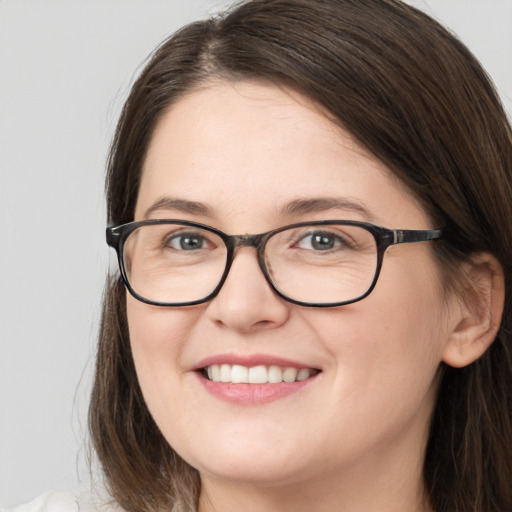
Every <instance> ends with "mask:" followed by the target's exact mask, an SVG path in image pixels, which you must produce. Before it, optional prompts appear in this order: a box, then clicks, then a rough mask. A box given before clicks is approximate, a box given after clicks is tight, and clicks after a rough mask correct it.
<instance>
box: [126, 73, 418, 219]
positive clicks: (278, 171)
mask: <svg viewBox="0 0 512 512" xmlns="http://www.w3.org/2000/svg"><path fill="white" fill-rule="evenodd" d="M383 194H384V195H387V196H388V197H389V200H390V201H392V202H393V203H394V206H395V207H396V208H397V209H401V208H402V209H403V208H406V209H407V208H408V207H410V206H411V205H412V206H414V207H416V208H417V209H419V210H420V213H422V212H421V208H419V206H418V205H417V204H416V202H415V201H414V199H413V198H412V196H411V195H410V194H409V193H408V192H407V190H406V189H405V187H404V186H402V185H401V184H400V182H399V181H398V179H397V178H395V177H394V176H393V175H392V174H391V172H390V171H389V170H388V169H387V168H386V167H385V166H384V165H383V164H382V163H381V162H380V161H379V160H377V159H376V158H375V157H373V155H371V154H370V153H369V152H368V151H367V150H366V149H365V148H364V147H362V146H361V145H359V144H358V143H357V142H356V141H355V140H354V138H353V137H352V136H351V135H350V134H349V133H347V132H346V131H344V130H343V129H342V128H341V127H339V126H337V125H335V124H334V123H333V122H331V121H330V120H329V119H328V118H327V117H326V116H325V115H323V114H322V113H321V112H320V110H319V109H318V108H316V107H315V106H314V105H313V104H312V102H311V101H309V100H308V99H307V98H304V97H303V96H301V95H299V94H297V93H295V92H293V91H290V90H287V89H282V88H278V87H275V86H270V85H265V84H261V83H254V82H237V83H217V84H213V85H211V86H208V87H205V88H203V89H199V90H196V91H194V92H191V93H189V94H187V95H186V96H184V97H182V98H181V99H180V100H178V101H177V102H175V103H174V104H173V105H172V106H171V107H170V108H169V109H168V110H167V112H166V113H165V114H164V116H163V117H162V119H161V120H160V122H159V123H158V125H157V127H156V129H155V131H154V134H153V137H152V140H151V142H150V145H149V148H148V152H147V157H146V160H145V163H144V168H143V173H142V180H141V186H140V190H139V197H138V201H137V208H136V218H142V217H143V216H144V214H145V212H146V211H147V209H148V208H150V207H151V205H152V204H154V203H155V202H157V201H158V200H160V199H162V198H165V197H173V198H177V199H179V200H181V199H184V200H186V201H193V202H196V203H201V204H205V205H207V206H208V208H209V212H208V214H209V215H210V214H211V216H212V217H219V218H222V217H229V216H237V217H238V218H243V217H250V216H251V215H252V216H253V217H254V216H255V215H257V217H258V219H259V220H261V223H262V224H263V223H266V226H265V229H267V228H268V224H269V223H271V222H273V221H274V220H275V221H276V222H278V221H277V219H276V216H277V215H278V212H279V211H281V212H282V211H283V210H284V209H285V205H286V204H287V203H289V202H292V201H297V200H303V199H311V198H327V199H329V198H331V199H332V198H338V197H341V198H342V199H343V200H345V202H346V200H349V202H350V201H352V202H353V203H355V202H359V203H361V204H363V205H368V210H371V211H372V212H375V220H376V221H377V222H378V221H381V222H386V221H389V222H394V221H393V218H392V216H391V218H389V217H390V216H388V218H386V217H385V216H384V217H383V216H382V215H381V214H382V213H385V211H386V210H388V209H389V208H388V206H387V205H386V202H384V201H383V197H382V196H383ZM391 196H392V197H391ZM169 213H172V212H169ZM198 215H200V213H199V212H198ZM160 216H162V215H160ZM202 220H208V219H202ZM214 220H218V219H214ZM365 220H368V219H365ZM389 222H388V224H389ZM401 227H404V226H401ZM247 229H249V228H247Z"/></svg>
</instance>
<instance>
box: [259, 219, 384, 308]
mask: <svg viewBox="0 0 512 512" xmlns="http://www.w3.org/2000/svg"><path fill="white" fill-rule="evenodd" d="M265 262H266V266H267V269H268V273H269V275H270V279H271V280H272V282H273V284H274V286H275V287H276V288H277V289H278V290H279V291H280V292H281V293H282V294H283V295H286V296H287V297H289V298H291V299H293V300H296V301H300V302H308V303H315V304H330V303H338V302H346V301H347V302H348V301H351V300H354V299H357V298H359V297H361V296H362V295H364V293H365V292H366V291H367V290H368V289H369V288H370V286H371V284H372V282H373V279H374V276H375V272H376V269H377V245H376V242H375V238H374V237H373V235H372V234H371V233H370V232H369V231H367V230H366V229H364V228H362V227H360V226H346V225H342V224H335V225H308V226H301V227H295V228H290V229H287V230H284V231H281V232H279V233H277V234H276V235H274V236H273V237H272V238H270V239H269V240H268V242H267V246H266V251H265Z"/></svg>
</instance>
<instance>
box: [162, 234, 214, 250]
mask: <svg viewBox="0 0 512 512" xmlns="http://www.w3.org/2000/svg"><path fill="white" fill-rule="evenodd" d="M164 245H165V246H166V247H170V248H171V249H175V250H177V251H198V250H200V249H208V248H209V245H210V244H209V243H208V240H207V239H206V238H205V237H204V236H203V235H201V234H199V233H194V232H189V233H183V232H181V233H176V234H173V235H171V236H169V237H167V238H166V239H165V240H164Z"/></svg>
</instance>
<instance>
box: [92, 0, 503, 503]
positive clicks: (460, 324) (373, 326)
mask: <svg viewBox="0 0 512 512" xmlns="http://www.w3.org/2000/svg"><path fill="white" fill-rule="evenodd" d="M511 178H512V135H511V130H510V126H509V124H508V122H507V119H506V116H505V114H504V112H503V109H502V107H501V105H500V103H499V100H498V99H497V96H496V93H495V92H494V90H493V88H492V86H491V85H490V83H489V81H488V79H487V77H486V75H485V73H484V72H483V71H482V69H481V67H480V66H479V64H478V63H477V62H476V60H475V59H474V57H473V56H472V55H471V54H470V53H469V52H468V50H467V49H466V48H465V47H464V46H463V45H462V44H461V43H460V42H459V41H457V40H456V39H454V37H453V36H451V35H450V34H449V33H448V32H447V31H446V30H445V29H443V28H442V27H440V26H439V25H438V24H437V23H436V22H434V21H433V20H431V19H430V18H428V17H427V16H426V15H424V14H422V13H420V12H418V11H416V10H415V9H413V8H411V7H409V6H407V5H406V4H403V3H401V2H397V1H395V0H319V1H317V2H310V1H306V0H256V1H253V2H247V3H243V4H241V5H239V6H238V7H236V8H234V9H233V10H232V11H231V12H230V13H228V14H226V15H225V16H221V17H218V18H214V19H211V20H208V21H205V22H199V23H195V24H192V25H190V26H187V27H185V28H184V29H182V30H181V31H180V32H178V33H177V34H176V35H175V36H173V37H172V38H170V39H169V40H168V41H166V42H164V43H163V45H162V46H161V47H160V48H159V49H158V50H157V51H156V52H155V54H154V55H153V56H152V57H151V59H150V61H149V63H148V64H147V66H146V68H145V70H144V71H143V73H142V74H141V76H140V78H139V79H138V80H137V82H136V83H135V85H134V87H133V89H132V92H131V94H130V97H129V98H128V101H127V102H126V105H125V108H124V110H123V114H122V116H121V120H120V122H119V125H118V130H117V133H116V136H115V140H114V143H113V147H112V152H111V155H110V160H109V170H108V179H107V200H108V213H109V219H110V223H111V225H112V226H113V227H112V228H109V229H108V230H107V237H108V241H109V243H110V244H111V245H112V246H113V247H115V248H116V249H117V250H118V253H119V262H120V268H121V273H122V279H121V277H119V276H114V277H113V278H112V279H111V280H110V282H109V283H108V286H107V290H106V295H105V304H104V312H103V321H102V328H101V333H100V343H99V352H98V359H97V369H96V381H95V386H94V392H93V398H92V403H91V408H90V426H91V431H92V436H93V441H94V445H95V449H96V451H97V454H98V456H99V459H100V461H101V464H102V468H103V471H104V474H105V478H106V481H107V484H108V486H109V489H110V492H111V494H112V496H113V498H114V499H115V501H117V503H119V504H120V505H121V506H122V507H123V508H124V509H126V510H128V511H136V510H137V511H140V510H176V511H178V510H179V511H185V510H187V511H192V510H200V511H201V512H207V511H213V510H217V511H223V512H229V511H231V510H244V511H260V510H265V511H278V510H279V511H287V510H294V511H297V510H299V511H301V510H308V511H309V510H315V511H341V510H343V511H360V510H364V511H365V512H368V511H373V510H378V511H381V512H382V511H387V510H411V511H412V510H414V511H436V512H438V511H446V512H448V511H449V512H453V511H464V512H467V511H482V512H483V511H486V512H490V511H505V510H512V485H511V483H510V482H511V481H512V480H511V467H512V464H511V462H512V453H511V450H512V439H511V433H512V428H511V408H510V398H511V397H510V393H511V389H512V388H511V384H512V382H511V380H512V365H511V356H510V343H511V341H510V335H509V332H510V328H511V326H510V322H511V312H512V311H511V305H510V293H509V290H510V278H511V267H510V265H511V263H510V262H511V261H512V247H511V240H512V232H511V227H510V223H509V222H507V219H510V218H512V210H511V206H510V203H511V201H510V198H511V197H512V191H511V183H512V180H511ZM376 226H377V227H376ZM379 226H383V227H384V228H385V229H382V228H381V227H379ZM283 228H285V229H283ZM123 281H124V282H123ZM127 290H128V292H127Z"/></svg>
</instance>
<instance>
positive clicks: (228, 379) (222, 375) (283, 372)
mask: <svg viewBox="0 0 512 512" xmlns="http://www.w3.org/2000/svg"><path fill="white" fill-rule="evenodd" d="M201 373H202V375H203V377H205V378H206V379H208V380H210V381H212V382H223V383H231V384H280V383H282V382H286V383H292V382H301V381H305V380H307V379H309V378H310V377H312V376H314V375H316V374H317V373H319V370H316V369H312V368H293V367H281V366H275V365H271V366H265V365H258V366H243V365H239V364H233V365H231V364H213V365H211V366H207V367H204V368H202V370H201Z"/></svg>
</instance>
